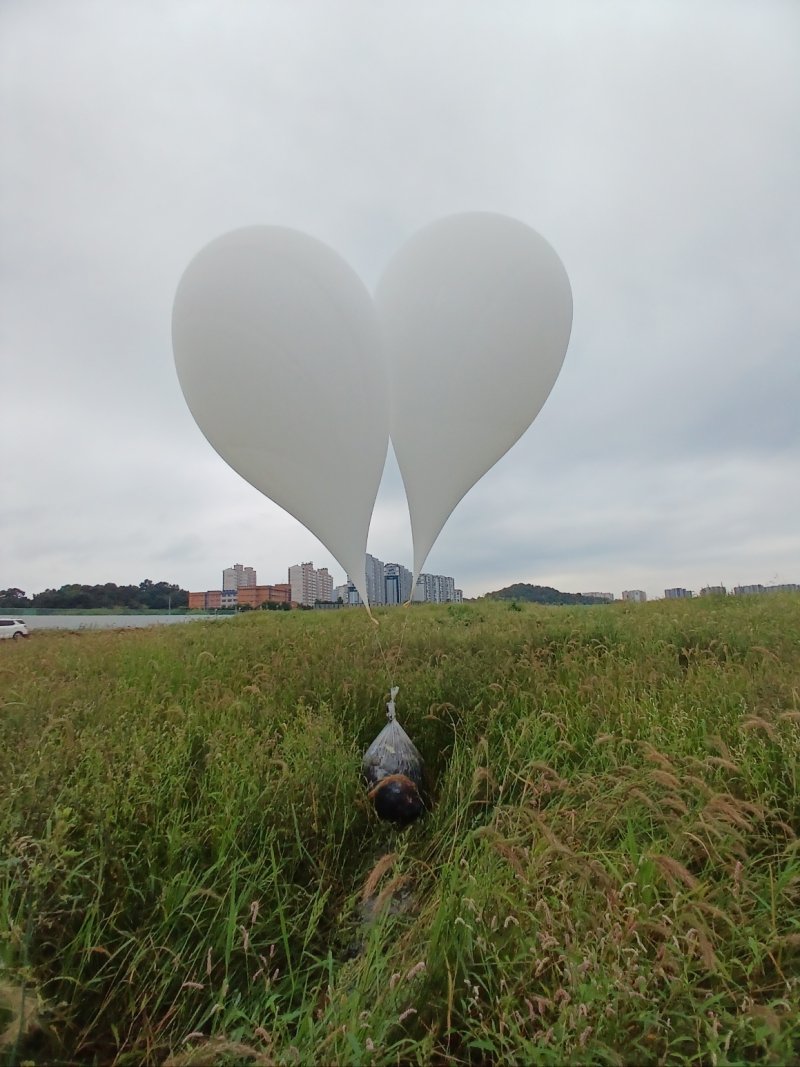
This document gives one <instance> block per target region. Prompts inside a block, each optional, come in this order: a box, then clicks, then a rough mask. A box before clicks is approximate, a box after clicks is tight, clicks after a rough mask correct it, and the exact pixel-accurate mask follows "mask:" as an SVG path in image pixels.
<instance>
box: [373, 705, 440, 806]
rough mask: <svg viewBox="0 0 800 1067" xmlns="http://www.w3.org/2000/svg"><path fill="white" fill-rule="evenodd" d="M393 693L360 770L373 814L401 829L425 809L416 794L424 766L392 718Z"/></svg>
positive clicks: (419, 787) (395, 720)
mask: <svg viewBox="0 0 800 1067" xmlns="http://www.w3.org/2000/svg"><path fill="white" fill-rule="evenodd" d="M396 694H397V689H396V688H393V689H392V691H391V699H390V700H389V703H388V704H387V710H386V715H387V718H388V720H389V721H388V722H387V724H386V725H385V726H384V728H383V729H382V730H381V732H380V733H379V734H378V736H377V737H376V738H375V740H374V741H373V742H372V744H371V745H370V746H369V748H368V749H367V751H366V752H365V753H364V758H363V760H362V762H361V770H362V772H363V774H364V777H365V778H366V780H367V785H368V786H369V788H370V792H369V798H370V800H371V801H372V802H373V805H374V807H375V811H376V813H377V815H378V816H379V817H380V818H381V819H385V820H386V821H387V822H392V823H395V824H396V825H398V826H400V827H405V826H408V825H410V824H411V823H412V822H414V821H415V820H416V819H418V818H419V816H420V815H422V813H423V811H424V810H425V805H424V803H423V800H422V796H421V795H420V790H421V788H422V780H423V773H424V766H425V765H424V762H423V759H422V756H421V755H420V754H419V751H418V749H417V747H416V745H415V744H414V742H413V741H412V740H411V738H410V737H409V736H408V734H407V733H406V732H405V730H404V729H403V727H402V726H401V725H400V723H399V722H398V721H397V719H396V717H395V710H394V698H395V696H396Z"/></svg>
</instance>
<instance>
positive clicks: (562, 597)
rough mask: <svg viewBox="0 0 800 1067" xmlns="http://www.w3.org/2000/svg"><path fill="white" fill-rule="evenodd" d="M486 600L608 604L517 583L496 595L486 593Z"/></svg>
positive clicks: (557, 590) (580, 594) (556, 590)
mask: <svg viewBox="0 0 800 1067" xmlns="http://www.w3.org/2000/svg"><path fill="white" fill-rule="evenodd" d="M485 599H486V600H527V601H529V602H530V603H532V604H606V603H607V601H605V600H601V599H600V598H599V597H595V596H584V595H583V593H562V592H561V590H560V589H553V587H552V586H550V585H529V584H528V583H527V582H516V583H515V584H514V585H507V586H506V587H505V589H498V590H497V591H496V592H495V593H486V594H485Z"/></svg>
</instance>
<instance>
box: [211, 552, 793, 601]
mask: <svg viewBox="0 0 800 1067" xmlns="http://www.w3.org/2000/svg"><path fill="white" fill-rule="evenodd" d="M365 576H366V586H367V595H368V596H369V601H370V605H371V606H384V605H393V604H401V603H405V602H406V601H408V600H409V599H411V600H413V601H414V602H418V603H451V602H454V603H460V602H462V601H463V600H464V599H465V598H464V595H463V591H462V590H461V589H458V588H456V586H455V581H454V579H453V578H452V577H449V576H446V575H434V574H429V573H427V572H423V573H422V574H420V576H419V578H418V579H417V588H416V589H415V590H414V591H413V596H412V595H411V582H412V578H413V576H412V574H411V571H410V570H409V569H408V568H407V567H405V566H404V565H403V564H401V563H394V562H392V563H384V562H383V561H382V560H380V559H378V558H377V557H375V556H373V555H372V554H371V553H367V554H366V557H365ZM287 577H288V581H287V582H279V583H275V584H268V585H263V584H262V585H258V578H257V571H256V569H255V567H253V566H250V565H247V566H245V565H243V564H241V563H235V564H233V565H232V566H230V567H225V568H223V570H222V588H221V589H220V590H205V591H202V592H192V593H190V598H191V599H190V606H194V607H198V608H199V607H210V608H215V609H217V608H233V607H236V606H237V605H239V606H241V605H242V604H243V603H247V604H250V606H252V607H258V606H261V605H262V604H263V603H269V602H276V603H287V602H288V603H297V604H302V605H304V606H312V605H313V604H314V603H316V602H323V603H336V602H338V601H339V600H341V602H342V603H343V604H346V605H348V606H355V605H360V604H361V603H362V601H361V597H360V596H359V594H358V591H357V590H356V589H355V586H354V585H353V583H352V581H351V580H350V576H349V575H348V576H346V578H345V581H344V582H343V583H340V584H338V585H334V582H333V577H332V575H331V574H330V572H329V570H328V568H327V567H319V568H316V567H314V564H313V562H310V561H309V562H305V563H299V564H292V565H291V566H289V568H288V575H287ZM519 584H531V585H536V584H543V583H534V582H530V583H527V582H521V583H519ZM494 591H496V590H486V591H485V592H484V593H483V594H480V595H487V594H488V593H490V592H494ZM579 592H580V595H582V596H586V597H592V598H594V599H597V600H601V601H606V602H608V603H613V602H616V601H623V602H628V603H646V602H647V601H658V600H661V599H665V600H682V599H693V598H695V597H706V596H748V595H758V594H762V593H775V592H800V583H796V582H780V583H773V584H770V585H765V584H763V583H749V584H745V583H740V584H737V585H734V586H732V587H731V588H730V589H728V587H727V586H726V585H724V584H721V583H720V584H717V585H705V586H702V587H701V588H700V589H699V590H698V591H694V590H691V589H688V588H686V587H684V586H672V587H669V588H665V589H664V594H663V597H660V596H650V595H648V593H647V592H646V591H645V590H644V589H624V590H622V592H621V593H620V595H619V596H617V595H616V594H615V593H613V592H597V591H586V590H580V591H579ZM201 599H202V602H201ZM466 599H476V598H474V597H467V598H466Z"/></svg>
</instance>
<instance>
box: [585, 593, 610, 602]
mask: <svg viewBox="0 0 800 1067" xmlns="http://www.w3.org/2000/svg"><path fill="white" fill-rule="evenodd" d="M581 596H590V597H591V598H592V600H604V601H605V602H606V603H607V604H611V603H613V600H614V594H613V593H581Z"/></svg>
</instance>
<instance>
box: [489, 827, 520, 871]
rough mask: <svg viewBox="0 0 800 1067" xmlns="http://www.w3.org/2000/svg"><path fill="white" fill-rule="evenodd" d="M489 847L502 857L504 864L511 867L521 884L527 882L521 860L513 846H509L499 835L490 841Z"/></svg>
mask: <svg viewBox="0 0 800 1067" xmlns="http://www.w3.org/2000/svg"><path fill="white" fill-rule="evenodd" d="M491 847H492V848H493V849H494V851H495V852H496V853H497V854H498V855H499V856H502V857H503V859H504V860H505V861H506V863H507V864H508V865H509V867H511V868H512V869H513V871H514V873H515V874H516V876H517V878H519V880H520V881H521V882H525V881H527V874H526V872H525V868H524V867H523V865H522V859H521V858H520V853H519V852H518V851H517V849H515V848H514V846H513V845H510V844H509V843H508V842H507V841H504V840H503V838H501V837H500V836H499V835H498V836H497V837H495V838H493V839H492V841H491Z"/></svg>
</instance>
